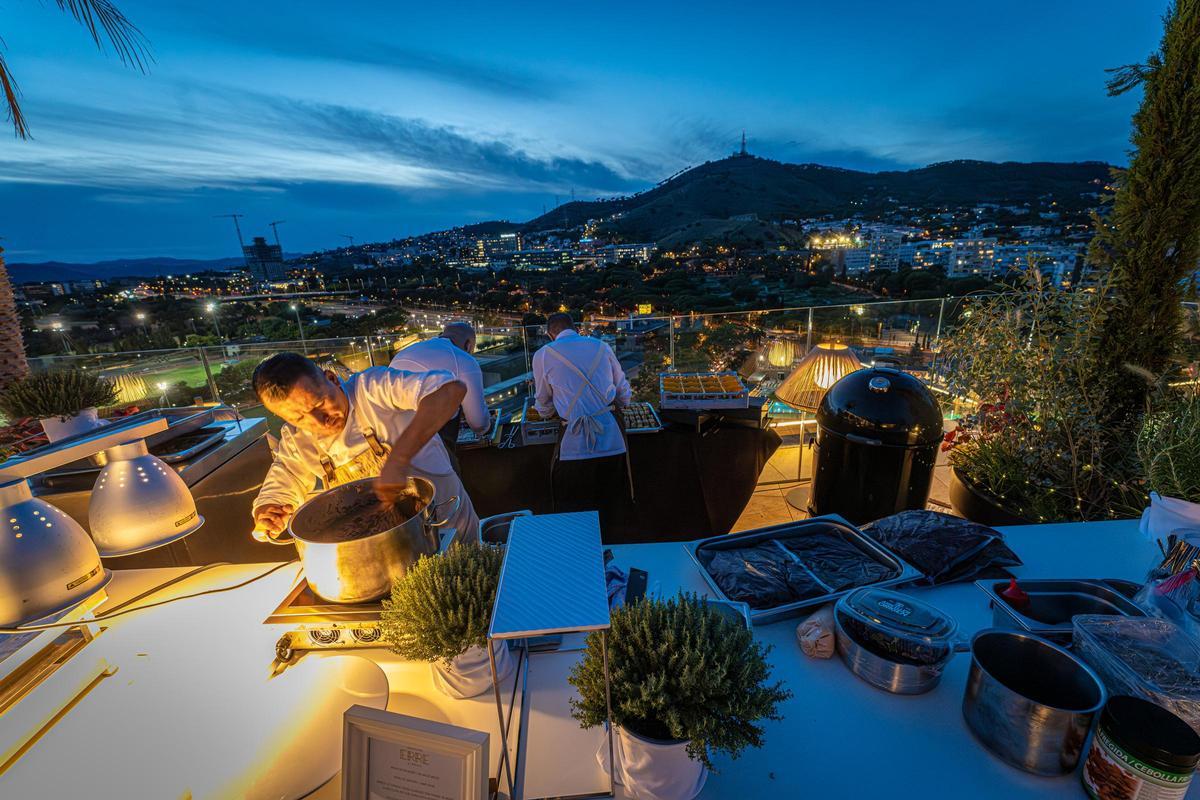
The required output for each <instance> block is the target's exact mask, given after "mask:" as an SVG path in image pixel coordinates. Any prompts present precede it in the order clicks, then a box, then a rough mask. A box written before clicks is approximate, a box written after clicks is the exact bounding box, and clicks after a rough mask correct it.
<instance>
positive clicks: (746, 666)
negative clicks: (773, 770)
mask: <svg viewBox="0 0 1200 800" xmlns="http://www.w3.org/2000/svg"><path fill="white" fill-rule="evenodd" d="M607 649H608V667H609V675H610V677H611V681H610V685H609V687H608V688H610V689H611V700H612V719H613V723H614V725H615V726H616V730H615V736H614V737H613V738H614V742H613V751H614V758H615V761H616V763H615V765H614V766H615V770H614V772H615V774H616V776H617V778H618V780H619V781H620V782H621V783H622V785H624V787H625V790H626V791H627V792H628V793H629V794H630V795H631V796H633V797H635V798H638V799H639V800H690V798H692V797H695V796H696V795H697V794H698V793H699V792H700V790H701V789H702V788H703V786H704V781H705V779H706V777H707V771H708V770H710V769H712V761H711V755H712V754H713V753H715V752H724V753H728V754H729V755H731V756H733V757H737V755H738V754H739V753H740V752H741V751H742V750H743V749H745V748H746V747H760V746H761V745H762V738H763V729H762V726H761V725H760V724H759V721H760V720H764V719H780V716H779V713H778V708H779V704H780V703H781V702H783V701H784V700H786V699H787V698H788V697H790V696H791V693H790V692H788V691H786V690H784V688H783V685H782V683H780V682H775V683H772V682H771V680H770V677H771V669H770V666H769V665H768V664H767V659H766V655H767V652H768V649H767V648H765V647H764V646H763V645H761V644H759V643H758V642H756V641H755V640H754V636H753V634H752V633H751V632H750V631H748V630H746V629H745V628H744V627H742V626H740V625H738V624H737V623H735V622H733V621H731V620H729V619H728V618H726V617H724V616H722V615H721V614H720V613H718V612H717V611H715V610H714V609H712V608H710V607H709V606H708V605H707V604H705V603H704V601H703V600H700V599H698V598H697V597H695V596H693V595H684V596H680V597H677V598H674V599H670V600H665V601H662V600H642V601H638V602H636V603H632V604H630V605H625V606H622V607H620V608H618V609H616V610H614V611H613V612H612V627H611V628H610V629H609V631H608V634H607ZM604 676H605V672H604V655H603V645H602V643H601V634H600V633H598V632H596V633H591V634H589V635H588V639H587V647H586V650H585V652H584V655H583V658H582V660H581V661H580V662H579V663H578V664H577V665H576V666H575V667H574V669H573V670H572V672H571V676H570V679H569V680H570V682H571V684H572V685H573V686H574V687H575V689H576V690H577V692H578V694H579V697H578V699H573V700H572V701H571V705H572V715H573V716H574V717H575V718H576V719H577V720H579V723H580V725H581V726H582V727H584V728H591V727H593V726H596V725H603V724H605V722H606V720H607V719H608V702H607V699H608V695H606V684H605V677H604ZM597 758H598V759H599V760H600V762H601V764H602V765H606V764H607V758H608V746H607V741H606V743H605V745H604V746H603V747H602V748H601V750H600V752H599V753H598V754H597Z"/></svg>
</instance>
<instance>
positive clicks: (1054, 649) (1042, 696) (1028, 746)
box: [962, 628, 1105, 775]
mask: <svg viewBox="0 0 1200 800" xmlns="http://www.w3.org/2000/svg"><path fill="white" fill-rule="evenodd" d="M1104 701H1105V691H1104V685H1103V684H1102V683H1101V681H1100V678H1099V677H1098V676H1097V675H1096V673H1095V672H1093V671H1092V669H1091V668H1090V667H1088V666H1087V665H1086V664H1084V663H1083V662H1082V661H1080V660H1079V659H1078V658H1076V657H1075V656H1074V655H1072V654H1071V653H1069V652H1068V651H1067V650H1065V649H1064V648H1062V647H1059V646H1058V645H1056V644H1054V643H1053V642H1050V641H1048V640H1046V639H1043V638H1041V637H1040V636H1034V635H1033V634H1029V633H1019V632H1017V631H1011V630H1000V629H995V628H993V629H989V630H984V631H980V632H979V633H977V634H975V638H974V639H973V640H972V641H971V671H970V673H969V675H968V677H967V689H966V692H965V694H964V695H963V704H962V710H963V718H964V719H965V720H966V723H967V727H968V728H970V729H971V732H972V733H974V734H975V737H976V738H977V739H978V740H979V741H980V742H981V743H982V744H983V745H984V746H985V747H986V748H987V749H988V750H990V751H992V753H994V754H995V755H996V756H998V757H999V758H1000V759H1002V760H1004V761H1006V762H1008V763H1009V764H1011V765H1012V766H1014V767H1017V768H1019V769H1023V770H1025V771H1027V772H1032V773H1034V774H1036V775H1066V774H1067V773H1069V772H1071V771H1072V770H1074V769H1075V765H1076V764H1078V763H1079V757H1080V755H1082V753H1083V746H1084V743H1085V742H1086V741H1087V736H1088V732H1089V731H1090V730H1091V727H1092V720H1093V718H1094V717H1095V716H1096V714H1097V713H1098V712H1099V711H1100V709H1101V708H1103V707H1104Z"/></svg>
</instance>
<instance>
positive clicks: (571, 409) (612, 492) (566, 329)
mask: <svg viewBox="0 0 1200 800" xmlns="http://www.w3.org/2000/svg"><path fill="white" fill-rule="evenodd" d="M546 331H547V333H548V334H549V335H550V343H549V344H547V345H545V346H544V347H542V348H541V349H539V350H538V351H537V352H536V353H534V356H533V380H534V389H535V393H536V394H535V407H536V408H537V411H538V413H539V414H541V415H542V416H543V417H545V418H547V419H550V418H552V417H554V416H557V417H558V418H559V419H560V420H561V422H562V427H561V430H560V433H559V439H558V443H557V445H556V446H555V453H554V461H553V464H552V466H551V482H552V486H553V493H554V509H555V511H560V512H561V511H590V510H595V511H599V512H600V525H601V530H602V531H604V530H607V529H610V528H611V526H612V524H613V523H614V522H616V521H617V519H618V511H619V509H620V508H622V507H624V504H625V499H626V497H628V498H630V499H632V494H633V481H632V474H631V472H630V470H629V460H628V448H627V447H626V442H625V434H624V430H623V428H622V425H621V420H620V408H621V407H622V406H627V405H629V403H630V402H631V401H632V399H633V397H632V391H631V390H630V387H629V381H628V380H627V379H626V377H625V371H624V370H623V369H622V368H621V363H620V362H619V361H617V356H616V354H615V353H614V352H613V350H612V348H611V347H609V346H608V344H606V343H605V342H602V341H601V340H599V339H595V338H592V337H590V336H580V335H579V332H578V330H576V328H575V323H574V322H573V321H572V320H571V317H570V315H568V314H552V315H550V318H549V319H548V320H547V321H546Z"/></svg>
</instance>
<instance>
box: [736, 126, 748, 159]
mask: <svg viewBox="0 0 1200 800" xmlns="http://www.w3.org/2000/svg"><path fill="white" fill-rule="evenodd" d="M734 155H735V156H737V157H738V158H745V157H746V156H748V155H750V154H749V153H747V152H746V129H745V128H743V129H742V146H741V149H739V150H738V151H737V152H736V153H734Z"/></svg>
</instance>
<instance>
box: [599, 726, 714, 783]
mask: <svg viewBox="0 0 1200 800" xmlns="http://www.w3.org/2000/svg"><path fill="white" fill-rule="evenodd" d="M616 730H617V735H616V736H614V737H613V760H614V761H615V762H616V769H614V770H613V775H614V779H615V780H616V782H617V783H619V784H621V785H622V786H624V787H625V792H626V794H628V795H629V796H630V797H633V798H635V800H692V798H693V797H695V796H696V795H698V794H700V791H701V790H702V789H703V788H704V782H705V781H706V780H708V769H707V768H706V767H705V766H704V764H703V763H701V762H699V761H694V760H692V759H691V758H689V757H688V754H687V742H686V741H666V742H664V741H660V740H658V739H647V738H645V737H643V736H638V735H637V734H636V733H631V732H630V731H627V730H625V729H624V728H621V727H619V726H618V727H617V729H616ZM596 760H597V761H599V762H600V767H601V769H603V770H604V771H605V772H608V737H607V736H606V737H605V738H604V741H603V742H601V744H600V749H599V750H597V751H596Z"/></svg>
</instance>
